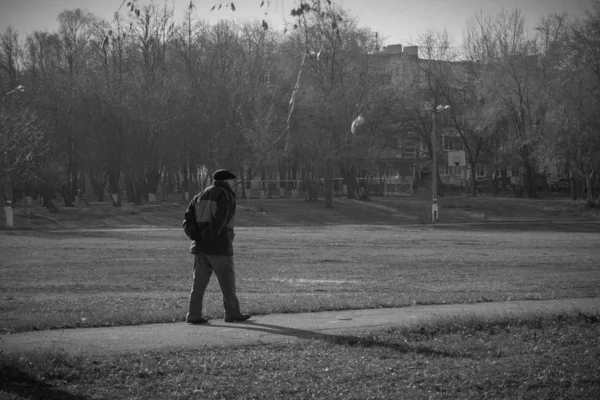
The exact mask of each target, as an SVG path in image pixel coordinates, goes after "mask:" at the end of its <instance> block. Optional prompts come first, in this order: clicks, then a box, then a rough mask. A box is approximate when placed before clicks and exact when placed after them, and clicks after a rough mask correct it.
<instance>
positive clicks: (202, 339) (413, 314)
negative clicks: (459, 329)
mask: <svg viewBox="0 0 600 400" xmlns="http://www.w3.org/2000/svg"><path fill="white" fill-rule="evenodd" d="M574 311H581V312H586V313H600V298H582V299H563V300H531V301H508V302H498V303H477V304H448V305H434V306H413V307H404V308H379V309H366V310H350V311H339V312H338V311H331V312H318V313H301V314H272V315H261V316H255V317H253V318H252V319H250V320H248V321H246V322H243V323H233V324H231V323H225V322H223V321H222V320H221V319H219V320H211V321H210V322H209V323H208V324H205V325H188V324H186V323H183V322H181V323H168V324H152V325H138V326H120V327H110V328H82V329H65V330H50V331H34V332H26V333H19V334H13V335H1V336H0V354H1V353H2V352H11V353H15V352H16V353H19V352H30V351H33V352H38V351H41V350H62V351H65V352H67V353H71V354H81V353H87V354H94V353H96V354H102V353H109V352H111V353H124V352H141V351H148V350H150V351H151V350H163V351H164V350H177V349H182V348H197V347H199V346H230V345H243V344H260V343H274V342H284V341H290V340H299V339H306V338H311V337H316V336H331V335H349V334H352V333H357V332H359V331H361V330H375V329H382V328H388V327H395V326H411V325H416V324H419V323H422V322H424V321H428V320H434V319H436V318H449V317H455V316H465V315H467V316H468V315H474V316H480V317H497V316H507V315H527V314H532V313H533V314H534V315H535V314H537V315H539V314H540V313H541V314H545V313H558V312H574Z"/></svg>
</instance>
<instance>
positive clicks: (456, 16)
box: [0, 0, 592, 45]
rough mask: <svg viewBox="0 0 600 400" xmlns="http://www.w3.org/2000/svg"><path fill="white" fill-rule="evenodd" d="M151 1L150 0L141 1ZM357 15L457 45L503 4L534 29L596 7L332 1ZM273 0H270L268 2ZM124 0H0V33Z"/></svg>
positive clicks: (207, 4)
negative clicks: (443, 35)
mask: <svg viewBox="0 0 600 400" xmlns="http://www.w3.org/2000/svg"><path fill="white" fill-rule="evenodd" d="M127 1H129V0H126V1H125V2H127ZM138 1H139V2H141V4H143V3H147V2H149V1H150V0H138ZM193 1H194V4H195V5H196V10H197V15H198V16H199V17H202V18H205V19H208V20H209V21H213V22H214V21H217V20H219V19H222V18H226V19H234V20H245V19H259V20H260V19H262V18H263V17H264V12H265V9H266V7H262V8H261V7H260V3H261V1H262V0H233V2H234V4H235V7H236V9H237V11H236V12H232V11H231V10H229V9H225V8H224V7H223V8H222V9H221V10H220V11H214V12H210V9H211V8H212V6H213V5H215V4H218V3H219V2H220V0H193ZM333 1H334V2H337V3H338V4H340V5H342V6H343V7H344V8H345V9H347V10H349V11H350V12H351V14H353V15H355V16H356V17H357V19H358V23H359V25H361V26H368V27H370V28H371V29H373V30H374V31H376V32H378V33H379V36H380V37H381V38H383V39H386V44H394V43H401V44H404V45H406V44H410V43H411V42H414V41H416V38H417V36H418V35H419V34H420V33H424V32H426V31H427V30H429V29H431V30H439V31H442V30H444V29H446V30H447V31H448V33H449V34H450V37H451V38H452V39H453V41H454V43H455V45H459V44H460V42H461V40H462V31H463V29H464V28H465V26H466V21H467V20H468V19H469V17H470V16H472V15H473V14H475V13H478V12H479V11H480V10H483V11H484V13H486V14H489V15H495V14H496V13H497V12H498V11H501V10H502V9H506V10H512V9H514V8H516V7H519V8H520V9H521V10H522V11H523V14H524V16H525V19H526V23H527V24H528V27H529V28H531V27H532V26H533V25H535V24H536V23H537V22H538V21H539V19H540V18H541V17H543V16H545V15H548V14H549V13H551V12H558V13H560V12H568V13H569V14H570V15H572V16H576V17H581V16H583V15H584V12H585V10H586V9H590V8H591V1H592V0H333ZM154 2H155V3H156V4H163V3H165V2H166V3H167V4H169V5H174V6H175V15H176V17H177V18H178V19H180V18H182V16H183V14H184V10H185V8H186V7H187V6H188V5H189V3H190V0H166V1H165V0H154ZM267 2H268V0H265V5H266V4H267ZM297 2H298V0H270V8H269V15H268V20H270V22H271V23H270V25H271V26H274V27H275V26H283V21H284V19H287V20H288V21H289V22H291V21H292V19H291V17H289V13H290V10H291V8H292V7H293V5H294V4H296V3H297ZM122 3H123V0H0V32H3V31H4V30H5V29H6V28H7V27H8V26H9V25H12V26H13V27H14V28H16V30H17V31H18V32H19V35H20V37H21V38H24V37H26V35H27V34H29V33H32V32H34V31H36V30H42V31H43V30H48V31H54V30H56V29H57V28H58V22H57V21H56V17H57V16H58V14H59V13H60V12H61V11H63V10H66V9H75V8H82V9H87V10H88V11H90V12H92V13H93V14H94V15H96V16H98V17H102V18H105V19H108V20H110V19H112V15H113V14H114V12H115V11H116V10H118V9H119V6H120V5H121V4H122Z"/></svg>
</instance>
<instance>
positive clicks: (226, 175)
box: [213, 169, 235, 181]
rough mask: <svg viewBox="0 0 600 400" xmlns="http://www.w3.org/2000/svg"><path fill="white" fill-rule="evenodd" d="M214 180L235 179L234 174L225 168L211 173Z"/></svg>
mask: <svg viewBox="0 0 600 400" xmlns="http://www.w3.org/2000/svg"><path fill="white" fill-rule="evenodd" d="M213 179H214V180H215V181H226V180H227V179H235V175H234V174H232V173H231V172H229V171H227V170H226V169H219V170H217V171H215V173H214V174H213Z"/></svg>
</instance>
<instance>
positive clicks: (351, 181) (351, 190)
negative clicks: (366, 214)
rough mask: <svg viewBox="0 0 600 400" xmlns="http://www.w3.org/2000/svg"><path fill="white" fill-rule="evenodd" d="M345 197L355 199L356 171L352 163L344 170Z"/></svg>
mask: <svg viewBox="0 0 600 400" xmlns="http://www.w3.org/2000/svg"><path fill="white" fill-rule="evenodd" d="M345 181H346V198H348V199H356V189H357V187H356V171H355V170H354V169H353V168H352V165H350V167H349V168H348V169H347V170H346V179H345Z"/></svg>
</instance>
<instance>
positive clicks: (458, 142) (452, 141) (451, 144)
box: [443, 136, 463, 151]
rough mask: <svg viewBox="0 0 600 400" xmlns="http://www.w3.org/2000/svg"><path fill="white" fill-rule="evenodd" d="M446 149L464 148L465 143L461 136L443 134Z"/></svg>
mask: <svg viewBox="0 0 600 400" xmlns="http://www.w3.org/2000/svg"><path fill="white" fill-rule="evenodd" d="M443 140H444V149H445V150H447V151H452V150H463V143H462V139H461V138H460V137H456V136H443Z"/></svg>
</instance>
